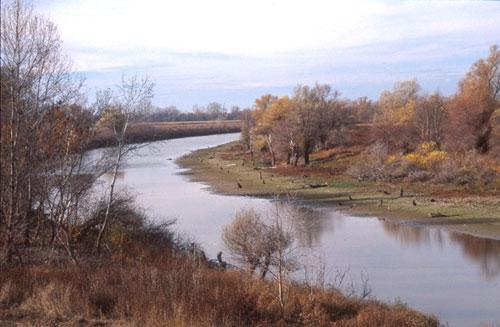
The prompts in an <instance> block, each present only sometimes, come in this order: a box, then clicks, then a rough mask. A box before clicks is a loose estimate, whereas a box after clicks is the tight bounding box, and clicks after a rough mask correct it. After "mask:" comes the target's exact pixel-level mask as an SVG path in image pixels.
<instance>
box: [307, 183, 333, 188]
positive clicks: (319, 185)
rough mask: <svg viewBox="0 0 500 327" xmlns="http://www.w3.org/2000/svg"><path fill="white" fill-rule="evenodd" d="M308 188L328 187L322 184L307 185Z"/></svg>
mask: <svg viewBox="0 0 500 327" xmlns="http://www.w3.org/2000/svg"><path fill="white" fill-rule="evenodd" d="M307 186H309V187H310V188H319V187H328V183H324V184H307Z"/></svg>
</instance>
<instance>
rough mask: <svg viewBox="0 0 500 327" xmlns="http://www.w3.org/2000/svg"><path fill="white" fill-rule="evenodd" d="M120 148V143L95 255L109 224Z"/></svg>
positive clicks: (99, 249) (98, 250)
mask: <svg viewBox="0 0 500 327" xmlns="http://www.w3.org/2000/svg"><path fill="white" fill-rule="evenodd" d="M122 147H123V144H122V143H121V142H120V143H119V144H118V155H117V157H116V162H115V167H114V169H113V178H112V180H111V185H110V189H109V197H108V203H107V205H106V213H105V214H104V220H103V223H102V225H101V229H100V230H99V234H98V235H97V240H96V252H97V254H100V253H101V244H102V238H103V236H104V233H105V231H106V228H107V227H108V223H109V213H110V211H111V205H112V202H113V196H114V191H115V184H116V177H117V176H118V168H119V166H120V161H121V157H122Z"/></svg>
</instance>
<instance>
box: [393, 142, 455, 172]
mask: <svg viewBox="0 0 500 327" xmlns="http://www.w3.org/2000/svg"><path fill="white" fill-rule="evenodd" d="M447 157H448V154H447V153H446V152H445V151H441V150H439V149H438V146H437V144H436V143H435V142H424V143H422V144H420V145H419V147H418V149H417V151H415V152H413V153H409V154H407V155H405V156H404V157H403V160H404V161H406V162H407V163H408V164H409V165H413V166H415V167H417V168H419V169H422V170H428V171H436V170H437V168H438V167H439V165H440V164H441V163H442V162H443V161H445V160H446V159H447Z"/></svg>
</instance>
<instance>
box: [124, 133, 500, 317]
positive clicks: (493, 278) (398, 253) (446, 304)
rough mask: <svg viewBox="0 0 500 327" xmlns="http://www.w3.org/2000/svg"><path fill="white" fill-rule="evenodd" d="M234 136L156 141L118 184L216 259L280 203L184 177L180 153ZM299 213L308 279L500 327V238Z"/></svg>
mask: <svg viewBox="0 0 500 327" xmlns="http://www.w3.org/2000/svg"><path fill="white" fill-rule="evenodd" d="M237 138H238V134H224V135H212V136H201V137H189V138H182V139H174V140H168V141H158V142H154V143H152V144H150V145H148V146H146V147H144V148H141V149H140V150H139V151H138V152H136V153H134V155H133V156H132V157H131V158H129V159H128V161H127V162H126V164H125V166H124V167H123V169H122V171H121V174H120V180H119V184H120V186H121V188H126V189H127V190H128V192H130V193H131V194H133V195H134V196H135V198H136V202H137V204H138V205H139V206H141V207H142V208H144V210H145V211H146V213H147V214H148V216H150V217H152V219H154V220H156V221H158V222H161V221H164V220H166V219H171V218H175V219H176V220H177V222H176V224H175V229H176V231H177V232H178V233H180V234H181V235H183V236H184V237H186V238H190V239H192V240H193V241H195V242H197V243H199V244H201V246H202V247H203V248H204V250H205V251H206V253H207V255H208V256H209V257H214V256H215V254H216V253H217V252H218V251H220V250H222V251H224V253H225V254H226V253H227V251H226V250H224V246H223V244H222V240H221V231H222V227H223V226H224V225H226V224H228V223H230V222H231V220H232V218H233V217H234V215H235V213H236V212H237V211H238V210H240V209H242V208H254V209H255V210H257V211H258V212H261V213H263V214H265V213H266V212H268V211H270V210H271V209H272V208H273V207H274V204H273V201H271V200H267V199H259V198H253V197H242V196H224V195H218V194H214V193H211V192H210V191H209V190H208V187H207V185H204V184H203V183H198V182H192V181H190V180H189V178H188V177H187V176H185V175H182V174H180V173H181V172H182V169H181V168H180V167H178V166H177V165H176V164H175V159H176V158H178V157H180V156H182V155H184V154H187V153H189V152H190V151H193V150H197V149H201V148H206V147H212V146H216V145H219V144H222V143H226V142H230V141H233V140H235V139H237ZM297 210H298V211H297V212H300V213H301V214H302V215H303V216H304V217H303V219H301V221H302V222H304V221H305V222H306V223H305V224H304V223H300V224H296V227H295V235H296V238H297V239H298V244H299V246H300V255H299V256H298V260H299V261H300V262H301V263H302V264H303V266H307V267H309V268H308V272H309V276H311V275H313V274H311V271H313V270H311V268H310V267H315V268H316V271H321V270H324V272H325V277H326V279H327V280H330V281H334V280H335V278H336V277H337V280H338V277H339V273H344V272H347V274H346V278H345V279H344V281H343V283H342V285H341V286H342V287H343V288H344V289H345V288H346V287H347V288H351V286H352V285H353V286H354V289H356V290H359V289H360V288H361V285H362V284H363V283H362V281H363V280H368V282H367V283H368V285H369V287H370V288H371V290H372V293H371V296H374V297H376V298H377V299H379V300H382V301H388V302H392V303H394V302H403V303H407V304H408V305H409V306H411V307H414V308H416V309H418V310H421V311H423V312H426V313H432V314H435V315H437V316H438V317H439V319H440V320H441V321H442V322H443V323H444V322H448V323H449V324H450V326H479V325H481V324H482V323H489V324H492V325H496V324H498V325H500V241H497V240H490V239H483V238H478V237H474V236H469V235H465V234H458V233H454V232H450V231H448V230H446V229H442V228H438V227H432V228H431V227H413V226H409V225H402V224H395V223H391V222H388V221H385V220H379V219H377V218H376V217H354V216H350V215H348V214H345V213H342V212H340V211H337V210H335V208H332V207H330V208H328V207H309V208H306V209H304V208H302V209H297ZM318 267H324V269H319V270H318ZM304 275H305V274H302V275H300V274H297V276H296V278H302V277H303V276H304Z"/></svg>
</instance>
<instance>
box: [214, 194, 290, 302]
mask: <svg viewBox="0 0 500 327" xmlns="http://www.w3.org/2000/svg"><path fill="white" fill-rule="evenodd" d="M287 205H289V203H285V204H283V203H281V202H280V201H278V198H277V199H276V201H275V207H274V210H273V211H272V212H270V213H269V217H268V219H267V220H268V221H264V220H263V219H262V217H261V216H260V215H259V214H257V213H256V212H255V211H254V210H245V211H240V212H238V213H237V215H236V218H235V220H234V221H233V222H232V223H231V224H230V225H228V226H226V227H225V228H224V230H223V234H222V239H223V241H224V244H225V245H226V247H227V248H228V249H229V251H230V252H231V254H232V255H233V256H234V257H235V258H236V260H238V261H239V262H240V263H242V264H244V265H246V266H247V267H248V268H249V270H250V271H251V272H252V273H253V272H254V271H256V270H257V269H259V272H260V277H261V278H265V277H266V276H267V274H270V275H271V277H272V280H273V281H274V282H275V285H276V287H277V292H276V298H277V300H278V302H279V304H280V306H281V308H282V309H283V308H284V306H285V302H286V285H287V281H289V274H290V273H291V272H292V271H294V270H296V269H297V265H296V262H295V247H294V243H295V238H294V236H293V235H294V234H293V232H292V226H293V225H292V222H293V218H292V217H291V214H292V211H290V210H289V209H287Z"/></svg>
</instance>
